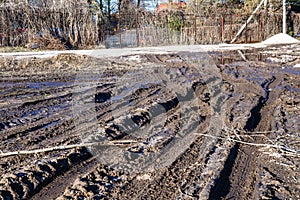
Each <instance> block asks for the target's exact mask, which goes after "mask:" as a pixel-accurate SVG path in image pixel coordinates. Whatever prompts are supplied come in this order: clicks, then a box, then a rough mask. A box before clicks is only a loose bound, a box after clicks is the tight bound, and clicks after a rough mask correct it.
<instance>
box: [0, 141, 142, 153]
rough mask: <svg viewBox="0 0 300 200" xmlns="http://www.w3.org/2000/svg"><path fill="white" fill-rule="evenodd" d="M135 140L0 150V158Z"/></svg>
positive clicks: (117, 143)
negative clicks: (21, 149)
mask: <svg viewBox="0 0 300 200" xmlns="http://www.w3.org/2000/svg"><path fill="white" fill-rule="evenodd" d="M136 142H137V141H135V140H114V141H106V142H91V143H83V144H72V145H62V146H56V147H49V148H43V149H35V150H28V151H27V150H23V151H13V152H5V153H3V152H2V151H1V150H0V157H8V156H15V155H24V154H37V153H43V152H49V151H58V150H67V149H73V148H78V147H88V146H96V145H101V144H103V145H104V144H105V145H126V144H132V143H136Z"/></svg>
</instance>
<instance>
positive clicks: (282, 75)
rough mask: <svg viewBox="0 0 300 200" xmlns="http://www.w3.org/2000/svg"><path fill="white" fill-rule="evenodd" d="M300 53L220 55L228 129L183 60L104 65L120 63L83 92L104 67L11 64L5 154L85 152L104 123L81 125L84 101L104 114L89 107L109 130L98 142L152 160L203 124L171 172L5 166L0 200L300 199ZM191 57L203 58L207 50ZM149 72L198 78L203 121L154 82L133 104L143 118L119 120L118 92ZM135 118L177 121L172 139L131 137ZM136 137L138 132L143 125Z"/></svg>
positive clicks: (144, 58)
mask: <svg viewBox="0 0 300 200" xmlns="http://www.w3.org/2000/svg"><path fill="white" fill-rule="evenodd" d="M299 52H300V46H299V45H298V46H285V47H281V48H279V47H269V48H268V49H259V50H247V51H244V52H243V53H244V54H245V56H246V57H247V59H249V61H248V62H244V61H243V60H242V59H241V58H240V57H239V54H238V52H235V51H224V52H210V53H209V54H210V56H211V57H212V59H213V60H214V62H215V63H216V64H217V67H218V70H219V73H220V75H221V77H222V85H221V88H220V90H221V91H222V94H223V95H224V96H225V97H226V98H225V99H224V100H225V101H224V100H223V101H224V102H223V105H224V106H223V107H222V109H223V110H224V113H225V116H223V119H222V120H223V123H224V126H223V127H222V129H221V130H215V129H210V127H211V126H210V122H211V121H212V118H213V117H214V114H215V113H214V111H213V110H212V109H211V106H210V105H211V103H212V102H211V101H212V99H211V95H212V94H210V95H209V94H208V93H209V90H207V85H206V82H205V81H204V80H205V77H204V76H203V74H202V75H201V74H200V75H199V76H198V77H195V76H192V74H193V68H192V67H191V66H189V63H188V62H187V61H186V60H184V59H182V58H181V57H180V54H163V55H151V54H149V55H139V56H137V58H138V59H131V58H132V57H131V56H128V57H121V58H114V59H105V60H103V61H101V62H100V63H101V64H100V65H105V66H111V67H108V68H106V70H105V72H104V74H105V76H100V75H99V74H98V71H97V70H95V71H94V70H90V71H89V73H90V72H91V71H92V72H93V73H92V74H88V76H83V78H84V80H83V82H90V83H93V84H96V85H97V87H96V89H95V90H94V91H91V88H84V87H79V88H80V89H74V87H77V86H78V85H80V80H79V81H78V72H79V71H80V70H86V69H89V67H92V66H89V65H87V64H86V63H87V62H86V61H87V60H88V61H89V62H90V61H91V60H89V59H92V61H95V62H97V63H99V61H98V60H95V59H93V58H89V57H87V56H75V55H59V56H57V57H54V58H51V59H35V58H30V59H20V60H18V59H14V58H5V59H4V58H3V59H1V61H0V62H1V68H0V70H1V72H0V75H1V86H0V87H1V90H0V93H1V95H0V105H1V110H0V142H1V143H0V144H1V151H2V152H9V151H19V150H24V149H25V150H32V149H38V148H45V147H53V146H60V145H69V144H79V143H80V142H81V140H82V136H83V133H89V132H93V131H94V127H95V124H94V121H93V120H92V119H83V118H82V117H81V116H80V115H79V116H74V102H73V101H74V98H80V99H79V100H80V101H85V100H88V99H90V98H92V99H94V101H95V104H94V105H95V107H94V108H90V107H87V108H86V110H84V112H86V113H89V112H91V111H93V114H95V119H96V121H97V123H99V124H101V125H102V126H101V127H104V128H103V132H101V134H100V133H98V134H93V135H92V136H93V138H92V141H98V140H100V139H99V138H101V137H102V136H103V135H104V136H105V137H107V138H108V139H109V140H111V141H116V140H142V141H138V142H139V143H138V145H137V144H131V143H129V144H124V145H123V146H122V148H125V149H127V150H130V151H134V152H139V153H141V154H146V153H147V152H159V151H160V150H161V149H162V148H163V147H164V146H166V145H167V144H168V143H170V141H172V140H174V138H176V135H177V134H178V130H179V129H180V127H181V126H182V124H185V123H187V121H184V120H185V119H186V118H189V119H194V120H195V121H197V122H198V123H199V124H198V125H197V127H196V128H195V129H194V130H193V132H194V133H199V134H198V135H197V136H195V137H194V138H193V140H192V141H191V142H190V143H189V146H188V148H187V149H186V150H185V151H183V152H182V153H180V155H179V156H178V157H177V158H176V159H175V160H174V161H173V162H172V163H171V164H170V165H168V166H165V167H162V168H157V169H156V170H155V171H151V170H150V171H145V172H143V171H142V172H134V171H132V172H128V171H126V170H125V171H123V170H119V169H117V168H114V166H110V165H104V164H102V163H101V162H99V160H98V158H99V155H97V154H96V152H97V150H95V151H89V149H87V148H73V149H69V150H61V151H51V152H45V153H40V154H31V155H18V156H11V157H1V160H0V198H1V199H53V198H58V199H88V198H90V199H102V198H103V199H300V196H299V194H300V179H299V177H300V176H299V175H300V170H299V169H300V166H299V165H300V158H299V157H300V156H299V149H300V135H299V131H300V128H299V121H300V120H299V116H300V115H299V114H300V78H299V74H300V71H299V68H293V66H294V65H295V64H296V63H299V61H300V54H299ZM185 54H186V53H185ZM188 55H189V56H190V57H192V56H195V57H196V56H197V53H188ZM100 65H99V66H100ZM141 65H143V66H144V67H151V66H153V67H154V66H155V67H157V66H164V67H166V68H170V69H175V71H176V70H178V71H180V72H183V71H184V72H185V76H186V77H189V78H190V79H191V80H190V81H191V84H190V89H191V91H193V92H194V94H195V95H196V99H197V103H198V105H199V106H198V107H197V109H196V111H197V112H190V114H189V115H188V117H187V116H185V115H184V113H182V112H180V109H179V108H180V105H181V102H180V101H178V99H177V98H176V96H175V95H174V92H173V93H172V92H170V91H166V90H164V88H163V86H162V85H160V84H156V83H153V82H152V83H148V84H146V86H145V87H143V88H142V89H141V88H139V89H136V90H135V91H133V93H132V94H133V95H131V96H130V97H128V98H129V100H130V102H131V104H132V105H133V107H132V109H131V110H121V111H120V116H119V115H118V116H112V114H113V109H112V108H116V107H115V106H114V105H113V102H112V101H111V91H112V90H114V89H115V88H116V80H117V79H118V78H119V77H124V75H125V74H128V73H129V72H131V71H132V69H134V68H135V67H136V66H141ZM191 77H192V78H191ZM81 78H82V77H81ZM99 80H100V81H99ZM74 83H77V84H78V85H77V86H76V84H74ZM93 92H94V93H95V94H94V93H93ZM91 94H92V96H91ZM182 99H185V100H186V101H187V102H188V103H189V102H192V99H188V96H186V97H182ZM77 100H78V99H77ZM119 103H120V102H119ZM122 103H123V102H121V103H120V104H118V105H122ZM158 105H159V106H160V107H161V106H163V108H164V109H165V112H164V113H161V112H154V111H156V109H159V108H160V107H159V106H158ZM126 113H127V115H128V113H129V114H130V116H131V119H133V120H134V122H135V123H136V124H138V125H139V127H144V126H146V125H147V124H148V123H149V120H150V117H149V116H151V117H152V119H151V120H152V121H153V123H154V125H153V126H154V128H155V126H156V124H155V123H158V122H159V121H162V120H165V121H166V123H165V127H164V128H165V129H164V130H165V132H163V133H164V134H160V135H159V137H157V135H155V134H154V135H151V134H149V135H147V136H146V137H141V138H138V137H137V135H132V134H128V132H126V131H124V129H121V128H120V127H121V126H122V124H124V123H123V122H124V120H127V118H126ZM155 113H156V114H155ZM124 116H125V117H124ZM80 117H81V118H80ZM165 118H167V120H166V119H165ZM95 119H94V120H95ZM188 128H189V127H188ZM130 130H131V131H134V129H132V127H131V129H130ZM84 135H85V134H84ZM85 139H86V138H85ZM236 140H238V141H242V142H245V143H246V142H248V143H250V145H247V144H244V143H241V142H236ZM140 144H142V145H140ZM150 144H151V145H150ZM251 144H272V145H277V146H280V147H285V149H284V148H272V147H270V146H263V145H262V146H255V145H251ZM286 149H288V150H286Z"/></svg>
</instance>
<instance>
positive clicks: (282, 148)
mask: <svg viewBox="0 0 300 200" xmlns="http://www.w3.org/2000/svg"><path fill="white" fill-rule="evenodd" d="M195 134H196V135H201V136H205V137H210V138H216V139H228V140H230V141H233V142H237V143H241V144H246V145H252V146H260V147H270V148H276V149H281V150H284V151H288V152H292V153H294V154H300V150H298V149H292V148H289V147H285V146H282V145H274V144H262V143H252V142H244V141H241V140H236V139H232V138H230V137H229V136H228V137H227V138H226V137H221V136H213V135H209V134H203V133H195Z"/></svg>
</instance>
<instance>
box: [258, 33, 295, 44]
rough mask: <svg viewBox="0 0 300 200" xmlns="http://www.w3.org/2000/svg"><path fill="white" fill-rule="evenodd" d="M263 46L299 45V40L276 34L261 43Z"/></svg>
mask: <svg viewBox="0 0 300 200" xmlns="http://www.w3.org/2000/svg"><path fill="white" fill-rule="evenodd" d="M262 43H263V44H295V43H300V41H299V40H297V39H295V38H293V37H291V36H289V35H288V34H285V33H279V34H276V35H274V36H272V37H270V38H268V39H267V40H265V41H263V42H262Z"/></svg>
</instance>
